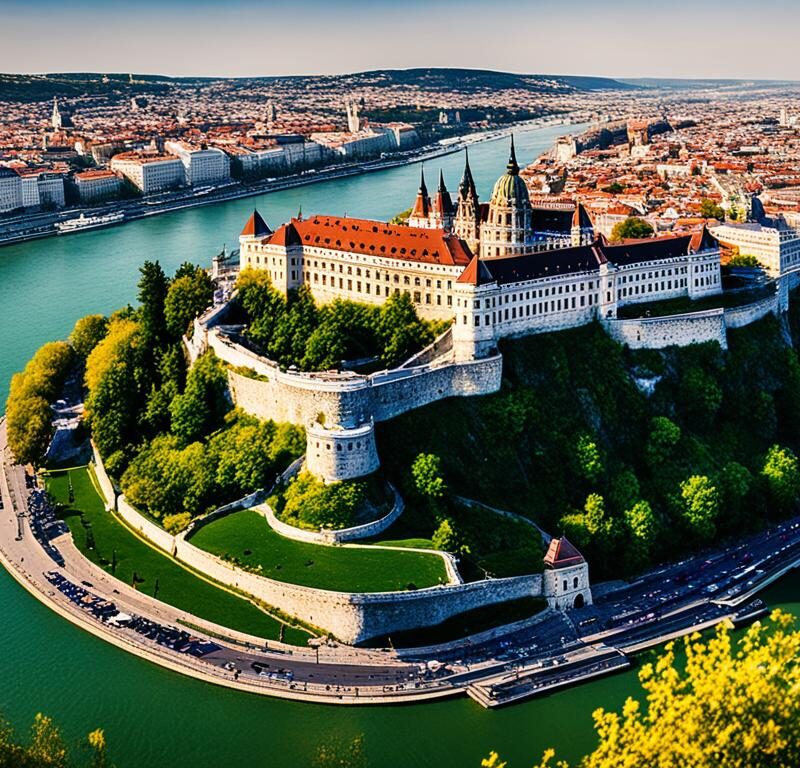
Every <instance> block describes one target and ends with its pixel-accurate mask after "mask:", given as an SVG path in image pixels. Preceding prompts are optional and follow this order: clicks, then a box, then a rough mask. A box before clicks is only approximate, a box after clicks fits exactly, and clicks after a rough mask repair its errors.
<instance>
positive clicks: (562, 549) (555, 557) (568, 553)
mask: <svg viewBox="0 0 800 768" xmlns="http://www.w3.org/2000/svg"><path fill="white" fill-rule="evenodd" d="M582 562H584V559H583V555H582V554H581V553H580V552H578V550H577V549H575V547H574V546H572V544H570V543H569V542H568V541H567V538H566V536H562V537H561V538H560V539H550V546H549V547H548V548H547V554H546V555H545V556H544V564H545V565H547V566H550V568H568V567H569V566H571V565H579V564H580V563H582Z"/></svg>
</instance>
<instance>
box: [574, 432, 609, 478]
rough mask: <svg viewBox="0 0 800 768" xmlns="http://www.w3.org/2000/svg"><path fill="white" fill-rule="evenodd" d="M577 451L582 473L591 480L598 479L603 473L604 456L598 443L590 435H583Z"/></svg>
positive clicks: (579, 438) (579, 439)
mask: <svg viewBox="0 0 800 768" xmlns="http://www.w3.org/2000/svg"><path fill="white" fill-rule="evenodd" d="M575 453H576V455H577V459H578V467H579V469H580V472H581V474H582V475H583V476H584V477H585V478H586V479H587V480H589V481H590V482H595V481H596V480H598V479H599V478H600V476H601V475H602V474H603V457H602V455H601V453H600V449H599V448H598V446H597V443H596V442H595V441H594V440H592V438H591V437H590V436H589V435H585V434H584V435H581V436H580V437H578V444H577V446H576V447H575Z"/></svg>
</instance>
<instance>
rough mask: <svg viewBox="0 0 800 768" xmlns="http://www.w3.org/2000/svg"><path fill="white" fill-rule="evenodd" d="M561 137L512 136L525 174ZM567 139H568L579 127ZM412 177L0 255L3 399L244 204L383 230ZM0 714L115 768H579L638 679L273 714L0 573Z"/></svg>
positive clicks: (234, 220) (453, 177)
mask: <svg viewBox="0 0 800 768" xmlns="http://www.w3.org/2000/svg"><path fill="white" fill-rule="evenodd" d="M566 130H567V129H565V128H563V127H555V128H547V129H539V130H533V131H527V132H524V133H520V134H519V135H517V136H516V146H517V157H518V159H519V160H520V163H527V162H530V161H531V160H532V159H533V158H534V157H535V156H536V155H537V154H538V153H539V152H541V151H542V150H544V149H546V148H547V147H548V146H549V145H550V144H551V143H552V142H553V140H554V139H555V138H556V137H557V136H559V135H561V134H562V133H564V132H565V131H566ZM570 130H572V131H573V132H578V131H580V130H582V127H580V126H573V127H572V128H571V129H570ZM507 155H508V141H507V140H504V139H501V140H498V141H494V142H484V143H480V144H476V145H473V147H472V148H471V149H470V164H471V166H472V170H473V175H474V177H475V181H476V184H477V186H478V192H479V194H480V196H481V198H482V199H484V200H485V199H487V197H488V195H489V193H490V191H491V187H492V184H493V183H494V181H495V179H496V178H497V177H498V176H499V175H500V174H501V173H503V170H504V167H505V163H506V160H507ZM440 166H441V167H442V169H443V170H444V174H445V179H446V181H447V183H448V185H449V187H450V189H451V190H455V189H456V186H457V184H458V181H459V179H460V177H461V171H462V169H463V156H462V155H450V156H446V157H443V158H439V159H437V160H435V161H433V162H431V163H429V164H428V165H427V166H426V168H425V170H426V180H427V183H428V189H429V191H431V192H433V191H434V190H435V187H436V183H437V176H438V169H439V167H440ZM418 182H419V166H418V165H409V166H403V167H399V168H393V169H389V170H386V171H379V172H375V173H371V174H367V175H363V176H358V177H351V178H347V179H340V180H335V181H330V182H323V183H320V184H315V185H311V186H305V187H298V188H296V189H291V190H286V191H282V192H275V193H272V194H270V195H264V196H262V197H259V198H250V199H245V200H235V201H230V202H226V203H220V204H217V205H213V206H207V207H202V208H197V209H190V210H184V211H179V212H176V213H170V214H164V215H160V216H156V217H152V218H150V219H144V220H140V221H134V222H130V223H127V224H125V225H123V226H120V227H114V228H111V229H105V230H98V231H93V232H85V233H81V234H76V235H70V236H68V237H58V238H49V239H45V240H38V241H31V242H29V243H24V244H20V245H15V246H8V247H4V248H0V396H2V398H3V399H5V397H6V394H7V387H8V381H9V379H10V377H11V375H12V373H13V372H14V371H17V370H19V369H21V368H22V367H23V366H24V364H25V362H26V360H27V359H28V358H29V357H30V356H31V354H32V353H33V352H34V351H35V350H36V349H37V348H38V347H39V346H40V345H41V344H42V343H44V342H45V341H48V340H51V339H57V338H64V337H65V336H66V334H67V333H68V332H69V330H70V328H71V327H72V325H73V323H74V322H75V320H76V319H78V318H79V317H81V316H83V315H85V314H88V313H91V312H109V311H111V310H113V309H115V308H117V307H119V306H122V305H124V304H126V303H129V302H130V303H135V301H136V282H137V279H138V271H137V270H138V267H139V265H140V264H141V262H142V261H143V260H145V259H158V260H160V261H161V263H162V264H163V265H164V267H165V269H167V270H168V271H173V270H174V269H175V267H177V266H178V264H180V263H181V262H183V261H187V260H188V261H194V262H196V263H202V264H208V263H210V259H211V256H212V255H213V254H214V253H215V252H217V251H218V250H220V249H221V247H222V245H223V243H227V245H228V247H229V248H230V247H235V245H236V242H237V237H238V233H239V230H240V229H241V227H242V226H243V224H244V222H245V220H246V218H247V216H248V215H249V213H250V211H251V210H252V208H253V205H254V204H255V205H257V206H258V208H259V210H260V211H261V213H262V214H263V215H264V217H265V218H266V220H267V221H268V223H269V224H270V225H272V226H273V227H274V226H277V225H278V224H280V223H281V222H282V221H285V220H286V219H287V218H288V217H289V216H291V215H295V214H296V213H297V211H298V210H299V208H300V207H302V209H303V211H304V213H306V214H312V213H332V214H342V215H344V214H349V215H352V216H363V217H368V218H378V219H384V220H385V219H387V218H389V217H391V216H392V215H394V214H395V213H397V212H398V211H400V210H402V209H404V208H407V207H408V206H409V205H411V204H412V203H413V200H414V196H415V194H416V190H417V186H418ZM767 597H768V599H769V602H770V604H772V605H781V606H782V607H785V608H787V609H789V610H793V611H794V612H795V613H800V576H798V575H797V574H795V575H793V576H790V577H788V578H787V579H785V580H784V581H783V582H781V584H779V585H776V586H774V587H773V588H772V589H771V590H770V591H769V592H768V593H767ZM0 627H2V642H3V644H2V651H3V653H2V655H0V711H2V712H4V713H5V715H6V716H7V717H8V718H9V719H10V720H11V721H12V723H13V724H14V725H15V726H17V727H27V725H28V724H29V723H30V721H31V720H32V718H33V716H34V715H35V714H36V713H37V712H40V711H42V712H45V713H47V714H49V715H51V716H53V717H54V718H55V720H56V721H57V722H58V723H60V724H61V725H62V726H63V728H64V731H65V734H66V736H67V738H68V739H69V740H75V739H78V738H79V737H80V736H82V735H83V734H85V733H87V732H88V731H90V730H92V729H94V728H96V727H102V728H104V729H105V731H106V736H107V739H108V742H109V745H110V751H111V757H112V758H113V760H114V762H115V763H116V765H117V766H118V767H119V768H133V767H134V766H137V767H138V766H148V768H183V766H192V768H212V767H213V768H220V767H222V766H265V767H271V766H279V765H280V766H288V765H292V766H298V768H303V767H304V766H308V765H310V764H312V760H313V757H314V755H315V754H316V753H317V751H318V750H319V749H320V747H327V748H328V749H329V750H333V751H334V752H337V753H340V754H341V753H343V752H344V751H345V750H346V748H347V745H348V744H349V743H350V742H351V741H352V740H353V739H356V738H362V739H363V745H364V751H365V753H366V755H367V757H368V759H369V765H370V766H374V767H375V768H409V766H420V767H422V768H425V767H427V766H437V768H451V767H452V768H468V767H469V766H476V767H477V766H478V765H479V764H480V760H481V758H482V757H484V756H485V755H487V754H488V752H489V751H490V750H492V749H495V750H498V751H500V752H501V753H502V755H503V756H504V758H505V759H507V760H509V761H511V766H512V768H519V767H521V766H528V765H531V764H532V763H533V762H534V760H535V759H538V758H539V757H540V756H541V752H542V751H543V750H544V749H545V748H546V747H548V746H555V747H556V748H557V749H558V750H559V753H560V754H561V755H562V756H563V757H567V758H570V759H573V758H576V757H577V756H579V755H580V754H582V753H583V752H585V751H588V750H589V749H591V747H592V744H593V731H592V725H591V713H592V711H593V710H594V709H595V708H597V707H599V706H604V707H608V708H618V707H619V706H620V705H621V704H622V702H623V701H624V699H625V698H626V696H628V695H629V694H631V693H632V692H634V691H635V690H636V673H635V671H628V672H624V673H621V674H618V675H615V676H613V677H610V678H605V679H601V680H598V681H596V682H593V683H590V684H587V685H583V686H580V687H576V688H572V689H569V690H566V691H563V692H560V693H557V694H554V695H550V696H546V697H543V698H541V699H535V700H532V701H530V702H527V703H525V704H520V705H516V706H513V707H510V708H508V709H503V710H499V711H493V712H488V711H485V710H483V709H482V708H480V707H479V706H478V705H477V704H475V703H473V702H472V701H471V700H469V699H466V698H463V699H454V700H451V701H443V702H439V703H433V704H424V705H414V706H402V707H397V708H346V707H335V706H318V705H310V704H299V703H295V702H284V701H280V700H273V699H267V698H263V697H258V696H254V695H249V694H244V693H239V692H235V691H230V690H227V689H223V688H217V687H215V686H211V685H207V684H203V683H200V682H198V681H195V680H191V679H188V678H185V677H182V676H180V675H177V674H174V673H171V672H168V671H166V670H162V669H160V668H158V667H155V666H153V665H150V664H148V663H146V662H144V661H142V660H140V659H137V658H135V657H133V656H130V655H128V654H127V653H125V652H123V651H121V650H118V649H117V648H115V647H113V646H110V645H108V644H106V643H104V642H103V641H101V640H99V639H97V638H95V637H93V636H91V635H89V634H87V633H85V632H82V631H81V630H80V629H78V628H76V627H74V626H72V625H71V624H68V623H67V622H66V621H64V620H63V619H61V618H59V617H58V616H56V615H55V614H54V613H52V612H51V611H50V610H49V609H47V608H46V607H44V606H43V605H41V604H40V603H38V602H37V601H36V600H35V599H33V598H32V597H30V596H29V595H28V594H27V593H26V592H24V591H23V590H22V588H20V587H19V586H18V585H17V584H16V583H15V582H14V581H13V580H12V579H11V577H10V576H9V575H8V574H7V573H6V572H5V571H4V570H2V569H0Z"/></svg>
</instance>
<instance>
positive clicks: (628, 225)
mask: <svg viewBox="0 0 800 768" xmlns="http://www.w3.org/2000/svg"><path fill="white" fill-rule="evenodd" d="M652 234H653V227H652V226H650V224H648V223H647V222H646V221H645V220H644V219H640V218H638V217H636V216H629V217H628V218H627V219H625V221H620V222H619V223H618V224H615V225H614V228H613V229H612V230H611V240H612V241H614V242H619V241H620V240H636V239H639V238H643V237H650V236H651V235H652Z"/></svg>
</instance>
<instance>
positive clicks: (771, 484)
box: [761, 445, 800, 512]
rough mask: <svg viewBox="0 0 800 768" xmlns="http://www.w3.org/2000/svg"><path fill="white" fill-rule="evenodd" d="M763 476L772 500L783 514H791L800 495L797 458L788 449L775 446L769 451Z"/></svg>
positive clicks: (799, 473) (799, 470)
mask: <svg viewBox="0 0 800 768" xmlns="http://www.w3.org/2000/svg"><path fill="white" fill-rule="evenodd" d="M761 476H762V477H763V478H764V479H765V480H766V483H767V488H768V489H769V494H770V498H771V499H772V501H773V503H774V504H775V505H776V506H777V507H778V509H779V510H780V511H781V512H789V511H790V510H791V509H793V508H794V506H795V505H796V504H797V498H798V495H800V469H798V463H797V456H795V454H794V453H793V452H792V451H791V450H789V449H788V448H783V447H781V446H779V445H773V446H772V447H771V448H770V449H769V451H767V455H766V458H765V459H764V467H763V469H762V470H761Z"/></svg>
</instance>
